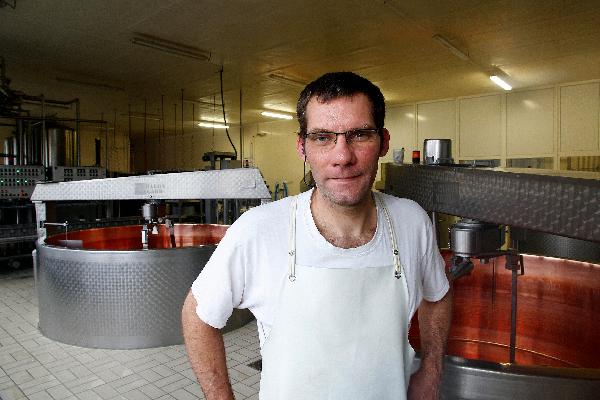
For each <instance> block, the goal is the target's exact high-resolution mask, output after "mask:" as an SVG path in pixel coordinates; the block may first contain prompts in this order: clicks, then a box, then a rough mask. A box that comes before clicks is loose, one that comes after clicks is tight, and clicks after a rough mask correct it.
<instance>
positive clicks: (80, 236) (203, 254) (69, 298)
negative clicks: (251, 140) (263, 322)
mask: <svg viewBox="0 0 600 400" xmlns="http://www.w3.org/2000/svg"><path fill="white" fill-rule="evenodd" d="M223 199H226V200H227V201H229V202H231V203H238V202H242V201H250V200H252V201H253V202H254V203H257V204H260V203H261V202H262V201H263V200H268V199H270V194H269V191H268V190H267V187H266V185H265V183H264V179H263V177H262V176H261V174H260V172H259V171H258V170H257V169H254V168H236V169H225V170H212V171H197V172H181V173H165V174H153V175H139V176H131V177H119V178H107V179H97V180H86V181H73V182H59V183H40V184H38V185H37V186H36V188H35V191H34V193H33V196H32V200H33V201H34V203H35V207H36V217H37V233H38V240H37V245H36V251H35V256H34V260H35V266H34V273H35V281H36V288H37V291H38V298H39V328H40V331H41V332H42V334H44V335H45V336H47V337H49V338H51V339H54V340H58V341H60V342H64V343H69V344H73V345H77V346H84V347H99V348H110V349H131V348H143V347H156V346H165V345H171V344H178V343H182V334H181V319H180V315H181V307H182V305H183V301H184V299H185V296H186V294H187V292H188V290H189V288H190V286H191V284H192V282H193V281H194V279H195V278H196V277H197V276H198V274H199V273H200V271H201V270H202V268H203V267H204V265H205V263H206V262H207V260H208V259H209V257H210V255H211V254H212V252H213V250H214V249H215V247H216V244H217V243H218V242H219V241H220V239H221V238H222V237H223V235H224V234H225V232H226V230H227V225H224V224H222V223H221V224H215V223H206V222H205V223H180V222H177V219H176V217H174V216H172V215H170V214H169V213H168V207H167V205H168V204H171V203H173V202H174V203H178V202H180V201H184V200H194V201H204V202H207V204H209V202H212V201H220V202H221V204H222V203H223V201H224V200H223ZM109 200H110V201H131V200H134V201H138V202H141V203H142V204H143V205H142V207H141V210H140V216H142V218H141V219H140V221H138V222H137V223H132V224H127V225H120V226H105V227H99V228H89V229H81V228H80V229H77V230H71V229H69V224H68V221H64V222H63V221H60V220H57V219H56V218H55V216H52V215H49V214H48V211H49V210H51V209H52V207H53V204H54V203H57V202H65V201H67V202H70V204H74V203H75V202H79V203H86V202H90V201H109ZM200 209H202V207H200ZM221 222H222V221H221ZM56 227H58V228H60V231H59V232H56V231H54V233H49V230H53V229H54V228H56ZM251 318H252V316H251V314H250V313H249V312H248V311H247V310H236V311H235V312H234V315H233V317H232V318H231V319H230V320H229V322H228V325H227V327H226V328H227V329H233V328H237V327H239V326H242V325H243V324H245V323H247V322H249V321H250V319H251Z"/></svg>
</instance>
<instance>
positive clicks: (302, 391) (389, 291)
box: [182, 72, 451, 400]
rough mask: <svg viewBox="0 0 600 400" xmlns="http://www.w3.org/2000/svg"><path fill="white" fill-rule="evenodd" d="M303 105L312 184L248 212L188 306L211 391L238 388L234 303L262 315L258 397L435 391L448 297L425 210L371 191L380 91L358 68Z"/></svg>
mask: <svg viewBox="0 0 600 400" xmlns="http://www.w3.org/2000/svg"><path fill="white" fill-rule="evenodd" d="M297 114H298V121H299V123H300V133H299V135H298V138H297V143H296V147H297V151H298V154H299V155H300V157H301V158H302V159H304V160H305V162H307V163H308V164H309V165H310V168H311V171H312V175H313V178H314V181H315V183H316V187H315V188H314V189H313V190H310V191H308V192H305V193H302V194H300V195H298V196H294V197H291V198H285V199H282V200H280V201H277V202H274V203H270V204H267V205H265V206H261V207H257V208H254V209H252V210H250V211H248V212H246V213H245V214H243V215H242V217H241V218H240V219H239V220H238V221H236V222H235V223H234V224H233V225H232V226H231V227H230V228H229V230H228V231H227V234H226V235H225V237H224V238H223V240H222V241H221V243H220V244H219V246H218V247H217V249H216V250H215V252H214V254H213V256H212V257H211V259H210V261H209V262H208V263H207V265H206V267H205V268H204V270H203V271H202V273H201V274H200V276H199V277H198V279H197V280H196V281H195V282H194V284H193V286H192V290H191V293H190V295H188V297H187V299H186V302H185V304H184V308H183V314H182V319H183V328H184V337H185V342H186V347H187V351H188V355H189V357H190V361H191V363H192V367H193V369H194V371H195V373H196V375H197V377H198V380H199V382H200V384H201V386H202V389H203V390H204V393H205V395H206V398H207V399H232V398H233V395H232V390H231V386H230V384H229V380H228V377H227V369H226V363H225V352H224V348H223V340H222V336H221V334H220V332H219V330H218V328H221V327H223V326H224V325H225V323H226V321H227V319H228V318H229V316H230V315H231V312H232V309H233V308H234V307H237V308H248V309H250V310H251V311H252V312H253V314H254V315H255V317H256V319H257V325H258V330H259V337H260V343H261V354H262V357H263V364H262V365H263V370H262V376H261V388H260V398H261V400H289V399H303V400H309V399H340V400H341V399H360V400H364V399H373V400H386V399H405V398H407V397H408V398H409V399H435V398H437V397H438V392H439V384H440V380H441V370H442V357H443V354H444V351H445V343H446V339H447V335H448V330H449V325H450V314H451V295H450V292H449V284H448V281H447V279H446V276H445V274H444V264H443V260H442V258H441V256H440V254H439V251H438V249H437V245H436V242H435V236H434V234H433V232H432V226H431V223H430V221H429V219H428V217H427V214H426V213H425V212H424V211H423V209H421V208H420V207H419V206H418V205H417V204H416V203H414V202H412V201H410V200H407V199H398V198H395V197H392V196H388V195H383V194H379V193H374V192H372V191H371V187H372V185H373V182H374V180H375V176H376V173H377V165H378V159H379V157H383V156H384V155H385V154H386V153H387V151H388V147H389V140H390V135H389V132H388V131H387V129H385V128H384V118H385V104H384V98H383V95H382V94H381V91H380V90H379V88H377V87H376V86H375V85H373V84H372V83H371V82H369V81H368V80H366V79H364V78H362V77H360V76H358V75H356V74H353V73H349V72H340V73H329V74H325V75H324V76H322V77H320V78H319V79H317V80H316V81H314V82H312V83H310V84H309V85H308V86H307V87H306V88H305V89H304V91H303V92H302V93H301V95H300V99H299V101H298V107H297ZM417 307H418V308H419V325H420V331H421V345H422V349H421V350H422V354H421V364H420V368H419V369H418V371H416V372H415V373H414V374H412V376H411V373H412V372H413V371H412V370H411V367H412V361H413V354H414V352H413V350H412V348H411V347H410V345H409V343H408V339H407V334H408V327H409V322H410V318H411V317H412V315H413V314H414V312H415V310H416V308H417ZM407 392H408V394H407Z"/></svg>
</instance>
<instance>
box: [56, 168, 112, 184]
mask: <svg viewBox="0 0 600 400" xmlns="http://www.w3.org/2000/svg"><path fill="white" fill-rule="evenodd" d="M49 178H50V180H51V181H52V182H70V181H83V180H87V179H98V178H106V168H102V167H51V168H50V177H49Z"/></svg>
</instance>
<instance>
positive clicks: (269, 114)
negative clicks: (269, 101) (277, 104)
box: [260, 111, 294, 120]
mask: <svg viewBox="0 0 600 400" xmlns="http://www.w3.org/2000/svg"><path fill="white" fill-rule="evenodd" d="M260 115H264V116H265V117H271V118H279V119H288V120H290V119H294V117H292V116H291V115H288V114H281V113H276V112H271V111H263V112H261V113H260Z"/></svg>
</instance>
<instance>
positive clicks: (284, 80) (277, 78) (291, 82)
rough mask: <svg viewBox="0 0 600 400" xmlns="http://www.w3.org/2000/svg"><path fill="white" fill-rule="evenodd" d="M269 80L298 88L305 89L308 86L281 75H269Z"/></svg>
mask: <svg viewBox="0 0 600 400" xmlns="http://www.w3.org/2000/svg"><path fill="white" fill-rule="evenodd" d="M267 78H269V79H272V80H274V81H277V82H281V83H285V84H286V85H292V86H298V87H301V88H304V87H305V86H306V82H302V81H299V80H296V79H292V78H288V77H287V76H283V75H279V74H269V75H267Z"/></svg>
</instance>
